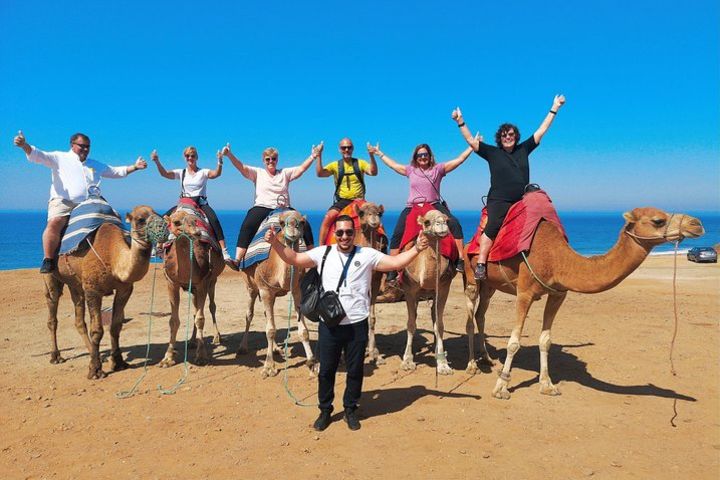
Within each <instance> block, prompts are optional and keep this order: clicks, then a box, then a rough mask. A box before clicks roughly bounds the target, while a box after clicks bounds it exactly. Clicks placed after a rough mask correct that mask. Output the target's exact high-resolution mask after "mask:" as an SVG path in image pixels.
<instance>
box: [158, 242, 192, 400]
mask: <svg viewBox="0 0 720 480" xmlns="http://www.w3.org/2000/svg"><path fill="white" fill-rule="evenodd" d="M182 236H184V237H186V238H187V239H188V240H189V241H190V281H189V282H188V290H187V292H188V295H187V298H188V307H187V312H188V313H187V320H186V321H185V356H184V358H183V367H184V370H183V374H182V376H181V377H180V378H179V379H178V381H177V382H175V385H173V386H172V387H170V388H167V389H165V388H163V387H162V385H160V384H158V386H157V389H158V390H159V391H160V393H162V394H163V395H172V394H174V393H175V392H176V391H177V389H178V388H180V386H181V385H182V384H183V383H185V380H187V377H188V370H189V369H188V361H187V357H188V338H189V337H190V307H191V300H192V276H193V260H194V259H195V249H194V244H195V242H194V240H193V239H192V237H190V236H189V235H188V234H186V233H181V234H180V235H179V236H178V238H179V237H182ZM175 241H176V242H177V238H176V239H175ZM164 261H165V260H164V259H163V262H164Z"/></svg>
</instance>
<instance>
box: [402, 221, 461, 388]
mask: <svg viewBox="0 0 720 480" xmlns="http://www.w3.org/2000/svg"><path fill="white" fill-rule="evenodd" d="M418 223H419V224H420V225H422V230H423V233H424V234H425V235H426V236H427V238H428V245H429V248H426V249H425V250H423V251H422V252H421V253H420V254H419V255H418V256H417V257H416V258H415V259H414V260H413V261H412V262H411V263H410V265H408V266H407V267H405V272H404V278H403V280H402V289H403V292H404V294H405V304H406V305H407V310H408V320H407V344H406V345H405V353H404V354H403V361H402V364H401V366H402V368H403V369H404V370H414V369H415V362H414V361H413V351H412V342H413V336H414V335H415V328H416V321H417V306H418V301H419V296H420V295H423V296H424V295H427V294H432V295H434V297H433V304H432V308H431V310H430V314H431V316H432V322H433V329H434V330H435V361H436V368H437V372H438V373H439V374H441V375H451V374H452V369H451V368H450V365H448V362H447V358H446V356H445V348H444V346H443V333H444V330H445V329H444V326H443V311H444V310H445V302H446V301H447V298H448V293H449V292H450V284H451V283H452V279H453V277H454V276H455V273H456V272H455V268H454V267H453V266H452V265H451V264H450V261H449V260H448V259H447V258H445V257H443V256H442V255H439V253H438V252H439V244H440V240H442V238H443V237H445V236H447V234H448V225H447V215H445V214H444V213H442V212H440V211H438V210H431V211H429V212H427V213H426V214H425V215H424V216H419V217H418ZM412 246H413V243H412V242H411V243H410V244H408V245H405V247H404V248H403V250H407V249H409V248H412ZM436 311H437V314H436Z"/></svg>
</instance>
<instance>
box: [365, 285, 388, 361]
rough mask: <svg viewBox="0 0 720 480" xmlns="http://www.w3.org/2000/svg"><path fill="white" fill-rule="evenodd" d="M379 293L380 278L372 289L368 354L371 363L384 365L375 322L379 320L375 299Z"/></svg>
mask: <svg viewBox="0 0 720 480" xmlns="http://www.w3.org/2000/svg"><path fill="white" fill-rule="evenodd" d="M379 293H380V280H377V281H373V283H372V287H371V290H370V318H369V321H368V346H367V354H368V360H369V361H370V363H375V364H376V365H382V364H384V363H385V359H384V358H383V357H382V355H380V350H378V348H377V343H375V322H376V320H377V317H376V316H375V301H376V299H377V296H378V294H379Z"/></svg>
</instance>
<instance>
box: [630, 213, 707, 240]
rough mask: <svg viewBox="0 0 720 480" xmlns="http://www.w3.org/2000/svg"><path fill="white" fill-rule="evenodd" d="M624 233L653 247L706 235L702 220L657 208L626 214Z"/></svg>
mask: <svg viewBox="0 0 720 480" xmlns="http://www.w3.org/2000/svg"><path fill="white" fill-rule="evenodd" d="M623 217H624V218H625V220H626V222H627V223H626V224H625V228H624V231H625V233H627V234H628V235H630V236H631V237H633V238H635V239H637V240H640V241H641V243H648V244H649V245H650V246H651V247H654V246H655V245H660V244H661V243H665V242H679V241H682V240H683V239H684V238H697V237H700V236H702V235H703V234H704V233H705V229H704V228H703V226H702V223H701V222H700V220H698V219H697V218H695V217H691V216H690V215H685V214H683V213H665V212H663V211H662V210H658V209H657V208H652V207H645V208H636V209H634V210H632V211H630V212H626V213H625V214H624V215H623Z"/></svg>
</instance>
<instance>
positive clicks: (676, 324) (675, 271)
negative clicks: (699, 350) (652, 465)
mask: <svg viewBox="0 0 720 480" xmlns="http://www.w3.org/2000/svg"><path fill="white" fill-rule="evenodd" d="M679 243H680V241H676V242H675V255H674V256H673V310H674V313H675V326H674V328H673V335H672V340H671V341H670V373H672V375H673V377H675V376H677V373H676V372H675V364H674V362H673V351H674V350H675V337H677V331H678V312H677V290H676V280H677V254H678V245H679ZM677 416H678V412H677V398H673V416H672V418H671V419H670V425H672V426H673V428H677V425H675V419H676V418H677Z"/></svg>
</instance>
